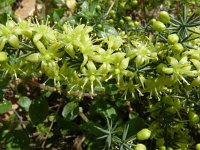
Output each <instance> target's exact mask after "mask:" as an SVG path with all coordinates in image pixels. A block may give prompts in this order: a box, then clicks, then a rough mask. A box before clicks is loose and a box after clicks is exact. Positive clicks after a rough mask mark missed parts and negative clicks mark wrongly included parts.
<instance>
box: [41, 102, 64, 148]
mask: <svg viewBox="0 0 200 150" xmlns="http://www.w3.org/2000/svg"><path fill="white" fill-rule="evenodd" d="M61 106H62V105H61V104H60V106H59V107H58V108H57V110H56V114H55V117H54V118H53V120H52V121H51V124H50V126H49V131H48V132H47V134H46V136H45V138H44V139H45V140H44V141H43V143H42V148H45V147H44V146H45V144H46V140H47V138H48V136H49V133H50V131H51V129H52V128H53V124H54V121H55V118H56V116H57V115H58V112H59V110H60V108H61Z"/></svg>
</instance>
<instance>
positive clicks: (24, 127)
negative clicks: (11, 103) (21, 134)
mask: <svg viewBox="0 0 200 150" xmlns="http://www.w3.org/2000/svg"><path fill="white" fill-rule="evenodd" d="M12 111H13V112H14V113H15V115H16V116H17V118H18V119H19V122H20V125H21V127H22V128H23V129H24V130H26V126H25V124H24V121H23V120H22V117H21V116H20V115H19V114H18V112H17V111H16V110H15V109H12Z"/></svg>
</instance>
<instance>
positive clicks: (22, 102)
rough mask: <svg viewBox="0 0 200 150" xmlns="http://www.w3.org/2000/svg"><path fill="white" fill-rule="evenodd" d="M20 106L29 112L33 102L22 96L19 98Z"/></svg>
mask: <svg viewBox="0 0 200 150" xmlns="http://www.w3.org/2000/svg"><path fill="white" fill-rule="evenodd" d="M18 104H19V105H20V106H21V107H23V108H24V109H25V110H26V111H28V110H29V107H30V105H31V100H30V99H29V98H28V97H26V96H22V97H20V98H19V101H18Z"/></svg>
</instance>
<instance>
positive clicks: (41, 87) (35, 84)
mask: <svg viewBox="0 0 200 150" xmlns="http://www.w3.org/2000/svg"><path fill="white" fill-rule="evenodd" d="M22 80H23V81H25V82H27V83H28V84H30V85H32V86H35V87H38V88H40V89H43V90H47V91H51V92H58V90H57V89H56V88H55V87H52V86H48V85H44V84H41V83H38V82H36V81H33V80H30V79H25V78H22ZM60 92H61V93H63V94H71V95H77V96H78V95H82V96H84V97H97V96H99V95H103V94H97V93H93V94H91V93H82V92H80V91H67V90H61V91H60Z"/></svg>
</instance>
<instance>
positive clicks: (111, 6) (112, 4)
mask: <svg viewBox="0 0 200 150" xmlns="http://www.w3.org/2000/svg"><path fill="white" fill-rule="evenodd" d="M115 2H116V0H114V1H113V2H112V3H111V5H110V7H109V9H108V11H107V13H106V14H105V15H104V18H106V17H107V16H108V14H109V13H110V11H111V10H112V8H113V6H114V4H115Z"/></svg>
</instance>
